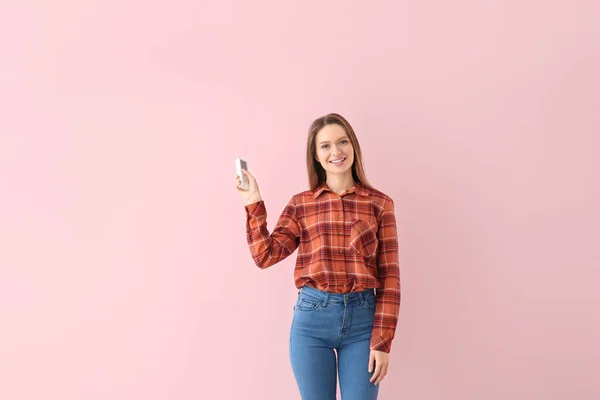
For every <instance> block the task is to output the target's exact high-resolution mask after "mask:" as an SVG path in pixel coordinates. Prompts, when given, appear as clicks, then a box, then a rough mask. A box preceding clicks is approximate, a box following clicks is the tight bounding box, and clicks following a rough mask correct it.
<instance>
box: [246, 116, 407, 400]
mask: <svg viewBox="0 0 600 400" xmlns="http://www.w3.org/2000/svg"><path fill="white" fill-rule="evenodd" d="M306 161H307V167H308V179H309V183H310V190H307V191H304V192H301V193H298V194H296V195H294V196H292V198H291V199H290V201H289V203H288V204H287V205H286V207H285V209H284V210H283V212H282V214H281V216H280V217H279V220H278V221H277V224H276V225H275V227H274V228H273V231H272V232H271V233H269V231H268V230H267V220H266V219H267V211H266V208H265V203H264V201H263V200H262V198H261V196H260V192H259V189H258V185H257V182H256V179H255V178H254V176H253V175H252V174H251V173H250V172H248V171H243V172H244V174H245V175H246V176H247V177H248V179H249V183H250V188H249V190H247V191H246V190H242V189H240V188H238V191H239V193H241V195H242V197H243V198H244V200H245V201H246V206H245V208H246V236H247V239H248V245H249V247H250V252H251V254H252V258H253V259H254V262H255V263H256V265H257V266H258V267H259V268H262V269H264V268H268V267H270V266H272V265H274V264H276V263H278V262H279V261H281V260H283V259H285V258H286V257H287V256H289V255H290V254H292V253H293V252H294V251H295V250H296V249H297V248H299V250H298V256H297V259H296V265H295V269H294V280H295V285H296V287H297V288H298V289H299V291H298V299H297V301H296V305H295V307H294V317H293V322H292V326H291V331H290V344H289V354H290V361H291V365H292V370H293V372H294V376H295V378H296V382H297V384H298V388H299V390H300V394H301V396H302V399H303V400H335V398H336V378H337V376H336V375H338V374H339V382H340V391H341V394H342V398H343V399H344V400H370V399H376V398H377V394H378V391H379V383H380V382H381V381H382V380H383V378H384V377H385V376H386V375H387V372H388V365H389V353H390V349H391V344H392V339H393V338H394V333H395V330H396V325H397V321H398V312H399V308H400V270H399V266H398V238H397V231H396V218H395V214H394V202H393V200H392V199H391V198H390V197H388V196H387V195H385V194H384V193H382V192H380V191H378V190H376V189H374V188H373V187H371V185H370V184H369V183H368V181H367V178H366V176H365V171H364V167H363V160H362V153H361V150H360V145H359V144H358V140H357V138H356V135H355V133H354V130H353V129H352V127H351V126H350V124H349V123H348V121H346V119H344V118H343V117H342V116H341V115H339V114H328V115H325V116H323V117H321V118H318V119H316V120H315V121H314V122H313V123H312V125H311V127H310V131H309V134H308V143H307V152H306ZM239 184H240V181H239V178H238V177H237V176H236V187H237V185H239ZM336 359H337V360H336Z"/></svg>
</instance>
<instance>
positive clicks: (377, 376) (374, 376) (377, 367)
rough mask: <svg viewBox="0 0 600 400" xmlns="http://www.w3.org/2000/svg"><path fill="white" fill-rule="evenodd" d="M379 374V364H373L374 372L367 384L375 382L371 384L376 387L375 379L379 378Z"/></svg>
mask: <svg viewBox="0 0 600 400" xmlns="http://www.w3.org/2000/svg"><path fill="white" fill-rule="evenodd" d="M380 373H381V364H379V363H377V364H375V372H374V373H373V376H371V379H369V382H373V381H375V383H373V384H374V385H377V379H378V378H379V374H380Z"/></svg>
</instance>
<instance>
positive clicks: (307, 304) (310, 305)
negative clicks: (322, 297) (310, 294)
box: [295, 297, 321, 311]
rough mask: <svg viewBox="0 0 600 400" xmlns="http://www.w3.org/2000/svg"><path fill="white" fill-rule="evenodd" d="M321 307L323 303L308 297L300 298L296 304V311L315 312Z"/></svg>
mask: <svg viewBox="0 0 600 400" xmlns="http://www.w3.org/2000/svg"><path fill="white" fill-rule="evenodd" d="M320 305H321V302H320V301H318V300H315V299H311V298H307V297H299V298H298V301H297V302H296V308H295V309H296V310H301V311H314V310H316V309H317V308H319V306H320Z"/></svg>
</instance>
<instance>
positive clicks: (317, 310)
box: [290, 286, 379, 400]
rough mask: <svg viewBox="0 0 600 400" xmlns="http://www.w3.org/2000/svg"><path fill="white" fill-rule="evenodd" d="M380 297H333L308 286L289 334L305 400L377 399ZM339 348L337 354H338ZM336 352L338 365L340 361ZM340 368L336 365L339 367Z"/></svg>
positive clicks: (366, 294)
mask: <svg viewBox="0 0 600 400" xmlns="http://www.w3.org/2000/svg"><path fill="white" fill-rule="evenodd" d="M374 314H375V293H374V290H373V289H368V290H365V291H362V292H354V293H348V294H337V293H328V292H324V291H321V290H317V289H314V288H312V287H309V286H304V287H303V288H302V289H301V290H300V292H299V293H298V300H297V301H296V305H295V307H294V318H293V320H292V327H291V330H290V361H291V364H292V370H293V372H294V376H295V378H296V383H297V384H298V388H299V389H300V395H301V397H302V400H335V399H336V389H337V388H336V383H337V375H338V374H339V382H340V392H341V394H342V400H375V399H377V394H378V392H379V385H374V384H373V383H372V382H369V379H371V376H372V375H373V372H374V371H373V372H369V370H368V367H369V354H370V341H371V330H372V329H373V316H374ZM334 349H335V351H336V352H334ZM336 353H337V362H336ZM336 364H337V365H336Z"/></svg>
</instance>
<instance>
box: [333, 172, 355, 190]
mask: <svg viewBox="0 0 600 400" xmlns="http://www.w3.org/2000/svg"><path fill="white" fill-rule="evenodd" d="M326 182H327V186H329V188H330V189H331V190H333V191H334V192H335V193H337V194H342V193H344V192H345V191H346V190H348V189H350V188H351V187H352V186H354V185H355V184H356V181H355V180H354V178H353V177H352V173H350V174H346V175H343V176H340V175H329V176H327V181H326Z"/></svg>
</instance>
